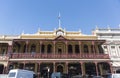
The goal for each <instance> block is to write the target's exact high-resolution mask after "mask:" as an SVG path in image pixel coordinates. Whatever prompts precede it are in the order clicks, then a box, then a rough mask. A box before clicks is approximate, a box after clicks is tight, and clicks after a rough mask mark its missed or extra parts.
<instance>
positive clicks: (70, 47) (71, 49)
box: [68, 45, 73, 53]
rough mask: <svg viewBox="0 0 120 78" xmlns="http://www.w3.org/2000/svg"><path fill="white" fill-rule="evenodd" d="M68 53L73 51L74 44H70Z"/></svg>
mask: <svg viewBox="0 0 120 78" xmlns="http://www.w3.org/2000/svg"><path fill="white" fill-rule="evenodd" d="M68 53H73V48H72V45H68Z"/></svg>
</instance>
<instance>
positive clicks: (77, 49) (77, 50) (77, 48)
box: [75, 45, 80, 53]
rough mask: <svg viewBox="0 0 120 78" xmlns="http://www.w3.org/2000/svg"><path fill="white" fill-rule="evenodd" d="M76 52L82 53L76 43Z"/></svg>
mask: <svg viewBox="0 0 120 78" xmlns="http://www.w3.org/2000/svg"><path fill="white" fill-rule="evenodd" d="M75 53H80V50H79V45H75Z"/></svg>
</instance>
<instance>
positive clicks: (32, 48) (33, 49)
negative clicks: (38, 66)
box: [30, 44, 36, 53]
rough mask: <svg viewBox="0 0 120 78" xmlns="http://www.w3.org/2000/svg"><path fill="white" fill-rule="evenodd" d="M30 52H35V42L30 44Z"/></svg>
mask: <svg viewBox="0 0 120 78" xmlns="http://www.w3.org/2000/svg"><path fill="white" fill-rule="evenodd" d="M30 52H31V53H32V52H36V45H35V44H32V45H31V50H30Z"/></svg>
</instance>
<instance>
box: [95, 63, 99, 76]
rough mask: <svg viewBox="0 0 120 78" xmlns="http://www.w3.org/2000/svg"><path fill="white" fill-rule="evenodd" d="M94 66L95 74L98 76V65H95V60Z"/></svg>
mask: <svg viewBox="0 0 120 78" xmlns="http://www.w3.org/2000/svg"><path fill="white" fill-rule="evenodd" d="M95 68H96V74H97V76H98V66H97V62H95Z"/></svg>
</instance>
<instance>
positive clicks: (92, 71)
mask: <svg viewBox="0 0 120 78" xmlns="http://www.w3.org/2000/svg"><path fill="white" fill-rule="evenodd" d="M85 73H86V75H89V76H91V75H96V67H95V64H94V63H91V62H89V63H85Z"/></svg>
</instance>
